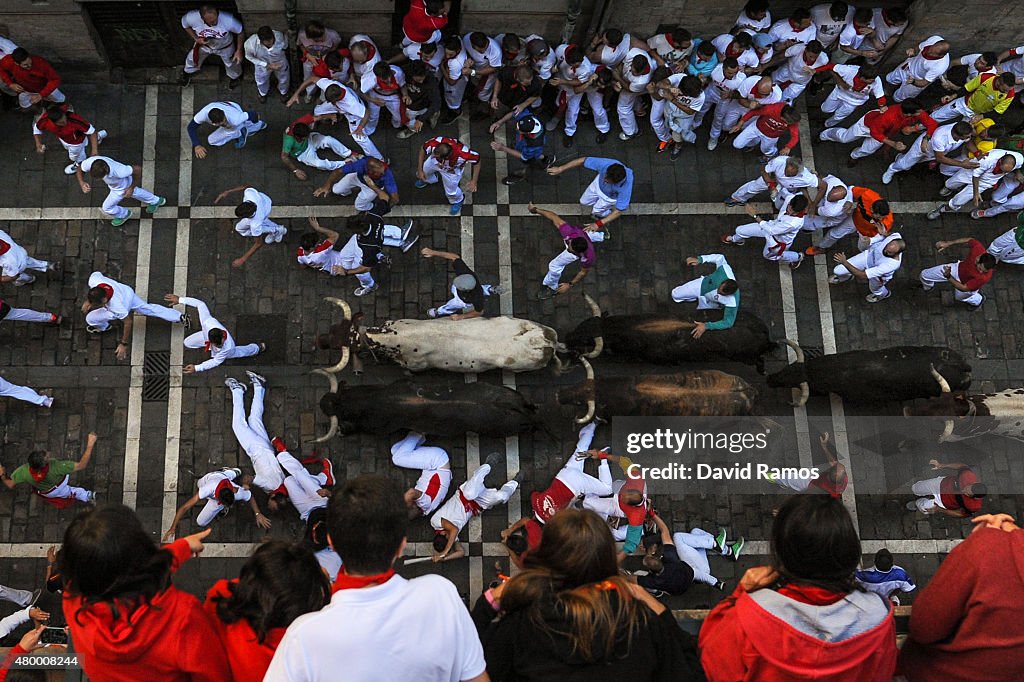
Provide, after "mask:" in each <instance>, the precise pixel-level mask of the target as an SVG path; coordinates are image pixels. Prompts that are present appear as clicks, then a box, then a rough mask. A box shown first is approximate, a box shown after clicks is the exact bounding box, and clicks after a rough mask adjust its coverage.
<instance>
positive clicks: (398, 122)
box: [359, 65, 409, 130]
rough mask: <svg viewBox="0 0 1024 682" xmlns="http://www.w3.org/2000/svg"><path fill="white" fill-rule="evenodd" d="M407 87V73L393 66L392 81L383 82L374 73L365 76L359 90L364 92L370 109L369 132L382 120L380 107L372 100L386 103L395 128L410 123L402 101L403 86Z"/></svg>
mask: <svg viewBox="0 0 1024 682" xmlns="http://www.w3.org/2000/svg"><path fill="white" fill-rule="evenodd" d="M403 85H405V73H404V72H403V71H402V69H400V68H399V67H397V66H394V65H392V66H391V79H390V80H387V81H383V80H381V79H380V78H378V77H377V75H376V74H375V73H374V72H373V71H369V72H367V73H365V74H363V79H362V81H360V83H359V88H360V89H361V90H362V91H363V97H364V98H365V99H366V106H367V107H368V108H369V109H370V119H369V120H368V121H367V122H366V129H367V130H376V129H377V121H378V120H380V105H379V104H375V103H374V102H372V101H371V98H373V99H377V100H380V101H382V102H383V103H384V107H385V108H387V110H388V113H390V114H391V125H392V126H393V127H395V128H402V127H404V126H405V125H407V124H408V123H409V117H408V115H407V114H406V113H405V102H403V101H402V86H403Z"/></svg>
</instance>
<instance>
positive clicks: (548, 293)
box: [537, 285, 556, 301]
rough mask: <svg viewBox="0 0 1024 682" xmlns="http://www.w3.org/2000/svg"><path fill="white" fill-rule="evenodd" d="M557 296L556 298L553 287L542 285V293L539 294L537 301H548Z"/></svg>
mask: <svg viewBox="0 0 1024 682" xmlns="http://www.w3.org/2000/svg"><path fill="white" fill-rule="evenodd" d="M555 296H556V292H555V290H554V289H552V288H551V287H548V286H544V285H541V288H540V291H538V292H537V300H538V301H546V300H548V299H549V298H554V297H555Z"/></svg>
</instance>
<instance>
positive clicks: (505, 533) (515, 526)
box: [501, 516, 530, 540]
mask: <svg viewBox="0 0 1024 682" xmlns="http://www.w3.org/2000/svg"><path fill="white" fill-rule="evenodd" d="M529 521H530V519H529V518H528V517H525V516H524V517H523V518H521V519H519V520H518V521H516V522H515V523H513V524H512V525H511V526H509V527H508V528H506V529H505V530H503V531H501V539H502V540H507V539H508V536H509V535H512V533H515V532H516V531H517V530H519V529H520V528H522V527H523V526H525V525H526V524H527V523H529Z"/></svg>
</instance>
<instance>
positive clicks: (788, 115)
mask: <svg viewBox="0 0 1024 682" xmlns="http://www.w3.org/2000/svg"><path fill="white" fill-rule="evenodd" d="M779 116H781V117H782V120H783V121H785V122H786V123H799V122H800V112H799V111H797V109H796V107H793V106H790V105H788V104H787V105H786V106H784V107H782V109H781V110H779Z"/></svg>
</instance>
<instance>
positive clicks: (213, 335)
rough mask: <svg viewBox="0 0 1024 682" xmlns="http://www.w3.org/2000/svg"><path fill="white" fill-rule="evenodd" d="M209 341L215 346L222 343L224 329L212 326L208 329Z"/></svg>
mask: <svg viewBox="0 0 1024 682" xmlns="http://www.w3.org/2000/svg"><path fill="white" fill-rule="evenodd" d="M209 336H210V343H211V344H212V345H214V346H216V347H217V348H220V347H221V346H223V345H224V337H225V331H224V330H223V329H217V328H213V329H211V330H210V335H209Z"/></svg>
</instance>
